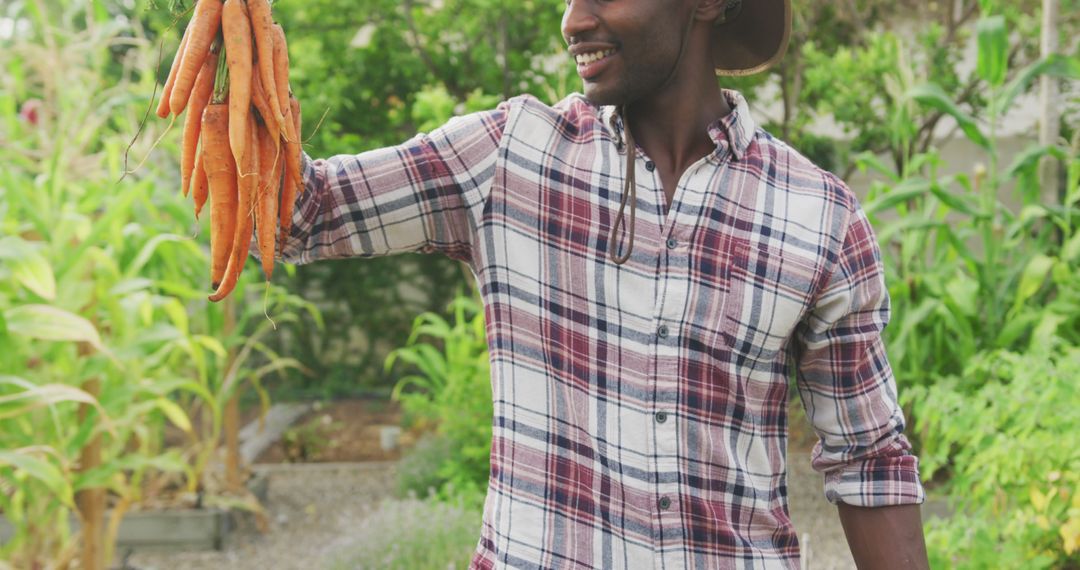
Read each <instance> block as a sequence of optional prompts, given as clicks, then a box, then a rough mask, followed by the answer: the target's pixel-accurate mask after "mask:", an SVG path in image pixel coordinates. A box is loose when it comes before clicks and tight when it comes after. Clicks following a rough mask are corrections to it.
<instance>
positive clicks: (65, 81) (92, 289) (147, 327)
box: [0, 2, 305, 568]
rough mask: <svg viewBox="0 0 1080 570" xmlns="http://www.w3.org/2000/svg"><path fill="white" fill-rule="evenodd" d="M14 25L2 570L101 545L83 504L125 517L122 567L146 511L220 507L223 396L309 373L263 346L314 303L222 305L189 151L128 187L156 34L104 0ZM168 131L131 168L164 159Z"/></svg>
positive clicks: (4, 178) (6, 222) (8, 50)
mask: <svg viewBox="0 0 1080 570" xmlns="http://www.w3.org/2000/svg"><path fill="white" fill-rule="evenodd" d="M46 4H47V5H46ZM4 17H5V18H10V21H11V22H14V28H13V29H14V30H15V31H14V32H13V33H12V34H9V35H4V36H0V69H2V70H3V73H0V151H2V152H3V154H4V160H3V163H2V165H0V513H2V514H3V516H4V517H5V518H6V519H7V520H8V521H9V522H10V523H11V524H12V526H13V527H14V536H13V537H12V539H11V540H9V541H7V542H6V543H4V544H3V545H0V561H3V562H0V565H3V564H4V563H10V564H11V565H13V566H15V567H18V568H33V567H46V566H49V567H52V566H57V567H59V566H64V565H66V564H68V563H69V562H70V561H71V560H72V559H73V558H74V557H75V556H76V555H77V552H78V550H77V549H78V548H79V547H80V546H81V545H85V544H90V543H92V542H97V541H96V540H93V539H92V538H89V537H87V536H83V535H79V534H76V533H75V532H74V531H73V530H72V528H71V527H70V525H69V519H70V517H71V516H72V515H76V516H79V517H82V518H83V520H82V523H83V528H84V529H86V528H87V527H88V526H90V525H89V524H88V523H91V522H94V521H95V520H97V519H96V517H97V515H99V514H100V511H99V510H98V509H97V508H96V507H95V508H93V509H91V508H90V507H83V508H76V499H77V497H80V496H81V497H85V498H87V499H88V503H90V502H96V501H97V500H98V499H101V500H102V501H103V502H105V505H103V506H106V507H108V508H109V509H110V510H111V514H110V515H109V516H108V518H107V527H106V528H105V529H103V531H104V532H103V534H104V536H105V538H104V541H103V542H104V545H103V546H104V552H105V555H104V558H105V559H106V560H105V561H103V562H107V559H108V558H109V556H110V554H109V550H111V543H112V537H114V536H115V533H116V530H117V527H118V524H119V521H120V520H121V519H122V518H123V516H124V513H125V512H126V510H127V509H128V508H131V507H132V506H135V505H137V504H138V503H139V502H140V501H143V500H146V499H150V498H155V499H159V500H162V501H167V500H168V499H169V497H170V496H171V497H172V498H173V500H174V501H176V502H179V501H181V500H183V497H184V496H185V493H190V495H191V496H194V493H193V492H194V491H200V492H204V493H206V495H207V496H206V501H207V502H208V503H209V502H213V501H214V497H215V495H216V493H217V491H218V489H219V488H218V487H216V486H215V485H214V482H213V481H212V478H211V477H209V470H208V469H207V468H206V467H207V463H208V462H209V460H210V458H211V457H212V454H213V452H214V451H215V449H216V447H217V444H218V441H219V437H220V434H221V423H222V422H221V410H222V407H223V405H224V403H225V402H226V401H228V400H229V399H230V398H231V397H232V396H233V395H234V394H235V393H237V389H238V388H239V387H241V386H245V387H246V386H249V385H256V386H257V385H258V383H259V382H260V380H261V379H262V378H263V377H264V376H265V375H266V374H269V373H273V372H276V371H280V370H283V369H286V368H292V367H296V366H297V363H296V362H295V361H292V360H289V359H284V358H280V357H279V356H278V355H277V354H275V353H274V352H273V351H270V350H268V349H267V348H266V347H265V345H264V344H263V343H262V342H261V339H262V338H263V337H264V336H265V335H266V334H267V331H268V330H270V329H272V324H271V323H270V322H269V321H267V320H266V317H265V316H264V315H265V311H269V312H273V313H278V312H281V313H282V314H280V315H276V316H277V318H278V320H280V321H288V320H289V319H290V318H294V317H292V316H291V315H290V313H289V311H291V310H293V309H295V308H298V307H303V306H305V305H304V304H303V303H302V302H301V301H300V300H299V299H298V298H296V297H293V296H289V295H286V294H284V293H283V292H282V291H280V290H277V289H275V288H270V289H269V290H268V291H267V294H266V297H265V308H264V304H263V303H262V302H256V301H254V300H252V301H250V302H248V303H247V304H243V305H242V306H241V309H240V310H239V311H238V312H237V314H236V315H230V314H227V312H226V310H225V307H223V306H220V305H212V304H208V303H207V302H206V293H207V291H206V290H207V287H208V283H207V282H206V281H207V279H206V271H207V267H208V262H207V256H206V246H205V242H204V241H200V240H198V239H194V238H192V237H191V235H192V234H193V233H196V232H197V228H195V227H193V226H192V224H191V220H192V215H191V212H190V209H189V206H187V205H186V204H185V203H184V202H183V201H182V199H181V198H180V196H179V192H178V190H177V187H178V180H177V176H176V175H175V172H177V167H176V165H175V164H174V163H171V162H170V161H169V159H168V158H166V157H169V156H175V155H176V153H175V152H172V151H170V150H169V149H168V147H175V140H174V139H172V138H169V137H165V138H164V139H163V142H162V145H163V147H165V152H154V153H153V154H151V155H150V158H149V159H148V160H147V161H146V162H145V163H144V165H143V166H142V167H141V168H140V169H138V170H137V171H136V172H134V173H132V174H131V175H129V176H127V177H126V178H124V179H123V180H122V181H119V182H118V181H117V178H119V175H120V172H121V171H122V170H123V157H124V153H125V147H126V146H127V144H128V142H129V141H130V140H131V138H132V135H133V134H134V133H135V132H136V131H137V129H138V124H139V118H140V117H141V116H142V113H143V112H144V111H145V109H146V105H147V104H148V103H147V101H146V100H145V99H144V98H143V96H145V94H148V93H150V92H152V91H153V84H152V81H153V78H152V77H151V76H150V74H147V73H143V72H142V70H146V69H153V67H154V54H155V53H156V52H155V50H153V49H151V46H150V45H149V43H148V42H147V41H146V40H145V38H143V37H142V36H141V35H139V34H140V32H141V30H140V29H138V28H137V27H134V28H133V27H132V26H130V25H129V24H127V23H125V22H123V21H120V20H118V19H116V18H115V17H114V15H113V14H112V13H110V11H109V9H108V7H107V6H103V5H102V4H100V3H95V4H85V3H68V2H59V3H36V2H35V3H26V4H18V5H13V6H12V7H11V9H10V10H8V11H7V12H5V16H4ZM30 108H33V109H35V111H34V112H28V111H27V109H30ZM20 109H22V110H23V112H22V113H20ZM154 129H155V127H154V126H153V125H149V126H148V130H147V131H145V132H144V133H143V136H142V137H140V138H139V139H138V140H137V141H135V143H134V144H133V145H132V146H131V147H130V149H129V150H130V152H131V154H132V156H134V157H142V156H144V155H146V154H147V153H151V146H152V143H153V141H154V140H155V139H157V138H158V136H159V135H160V133H159V132H156V131H155V130H154ZM132 166H134V163H132ZM202 237H203V238H205V235H203V236H202ZM254 273H255V271H254V268H252V274H251V275H249V276H248V277H247V278H245V284H248V283H251V282H254V281H255V280H254V279H253V278H252V277H254ZM247 291H248V292H249V293H254V288H252V287H247ZM238 293H239V292H238ZM239 296H240V295H238V298H239ZM167 430H169V431H173V432H175V433H176V434H178V436H179V437H178V438H177V439H176V442H175V443H169V444H167V443H166V440H165V434H166V431H167ZM155 495H157V496H155ZM90 498H94V500H93V501H91V500H90Z"/></svg>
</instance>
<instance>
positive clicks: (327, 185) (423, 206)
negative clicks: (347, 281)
mask: <svg viewBox="0 0 1080 570" xmlns="http://www.w3.org/2000/svg"><path fill="white" fill-rule="evenodd" d="M508 105H509V104H508V103H504V104H502V105H500V106H499V107H498V108H497V109H494V110H492V111H486V112H482V113H474V114H471V115H466V116H462V117H456V118H454V119H451V120H450V121H449V122H448V123H447V124H446V125H444V126H442V127H440V128H439V129H436V130H435V131H432V132H431V133H430V134H424V133H421V134H418V135H417V136H415V137H413V138H412V139H410V140H409V141H407V142H405V143H404V144H401V145H398V146H394V147H387V148H382V149H378V150H373V151H369V152H365V153H361V154H357V155H339V156H334V157H331V158H328V159H311V158H309V157H308V156H307V155H305V156H304V158H303V170H304V172H303V174H304V186H305V191H304V192H303V193H302V194H300V195H299V196H298V197H297V199H296V202H295V208H294V211H293V216H292V228H291V231H290V232H289V235H288V236H287V238H286V239H285V240H284V242H285V243H284V248H283V251H282V257H283V260H284V261H286V262H289V263H297V264H303V263H309V262H312V261H316V260H319V259H335V258H346V257H372V256H377V255H391V254H395V253H404V252H423V253H430V252H441V253H444V254H446V255H448V256H449V257H452V258H455V259H459V260H462V261H466V262H469V261H471V258H472V253H473V247H474V245H475V234H476V228H477V224H478V222H479V218H480V216H481V214H482V212H483V207H484V203H485V201H486V199H487V196H488V194H489V192H490V189H491V185H492V182H493V179H494V174H495V163H496V155H497V151H498V147H499V143H500V140H501V137H502V134H503V129H504V128H505V124H506V115H507V111H508Z"/></svg>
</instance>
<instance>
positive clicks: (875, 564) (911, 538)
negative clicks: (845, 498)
mask: <svg viewBox="0 0 1080 570" xmlns="http://www.w3.org/2000/svg"><path fill="white" fill-rule="evenodd" d="M838 507H839V510H840V524H842V525H843V526H844V534H845V535H846V536H847V541H848V546H849V547H850V548H851V555H852V556H853V557H854V558H855V565H856V566H858V567H859V568H865V569H870V570H892V569H894V568H895V569H896V570H929V568H930V563H929V561H928V559H927V556H926V543H925V541H924V539H923V529H922V518H921V517H920V514H919V505H896V506H891V507H856V506H852V505H848V504H844V503H840V504H839V505H838Z"/></svg>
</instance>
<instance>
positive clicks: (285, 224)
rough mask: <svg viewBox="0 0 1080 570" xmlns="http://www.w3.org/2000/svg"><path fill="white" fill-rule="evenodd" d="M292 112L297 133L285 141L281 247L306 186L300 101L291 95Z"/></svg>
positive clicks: (283, 244) (283, 245) (293, 126)
mask: <svg viewBox="0 0 1080 570" xmlns="http://www.w3.org/2000/svg"><path fill="white" fill-rule="evenodd" d="M289 106H290V112H291V113H292V116H293V122H292V129H291V130H292V132H293V133H295V135H294V136H293V141H286V142H285V182H284V185H283V186H282V190H281V209H280V210H279V212H280V216H279V217H280V219H281V235H280V236H279V237H278V239H279V240H280V242H281V249H284V248H285V240H287V239H288V238H289V230H291V229H292V213H293V208H294V206H295V205H296V204H295V202H296V195H297V193H298V192H300V191H301V190H302V188H303V186H304V180H303V173H302V172H300V169H301V167H302V165H301V160H300V152H301V147H300V137H299V135H300V127H299V123H300V102H299V101H297V100H296V99H295V98H293V97H289Z"/></svg>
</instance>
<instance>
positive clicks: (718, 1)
mask: <svg viewBox="0 0 1080 570" xmlns="http://www.w3.org/2000/svg"><path fill="white" fill-rule="evenodd" d="M727 4H728V0H698V3H697V16H696V17H697V19H698V20H700V21H702V22H708V23H717V22H719V21H721V20H722V19H723V17H724V10H725V9H726V8H727Z"/></svg>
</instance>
